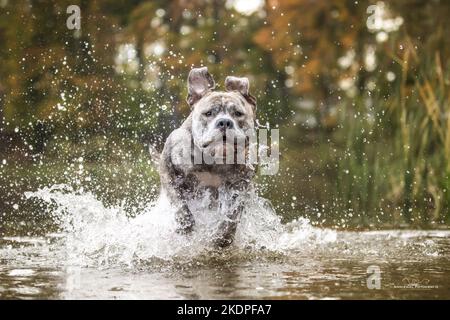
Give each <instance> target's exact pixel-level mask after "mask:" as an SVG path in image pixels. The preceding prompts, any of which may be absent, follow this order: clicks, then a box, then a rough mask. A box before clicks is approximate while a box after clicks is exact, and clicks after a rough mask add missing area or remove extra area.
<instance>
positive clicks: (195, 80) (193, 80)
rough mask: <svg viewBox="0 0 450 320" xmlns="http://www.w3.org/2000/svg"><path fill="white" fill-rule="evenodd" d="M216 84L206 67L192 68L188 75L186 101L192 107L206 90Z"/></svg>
mask: <svg viewBox="0 0 450 320" xmlns="http://www.w3.org/2000/svg"><path fill="white" fill-rule="evenodd" d="M215 86H216V84H215V83H214V79H213V77H212V75H211V74H210V73H209V72H208V68H207V67H202V68H194V69H192V70H191V71H190V72H189V76H188V96H187V103H188V104H189V105H190V106H191V107H192V106H193V105H194V104H195V103H196V102H197V101H198V100H200V99H201V98H202V97H203V96H204V95H205V94H206V93H207V92H208V91H210V90H212V89H214V87H215Z"/></svg>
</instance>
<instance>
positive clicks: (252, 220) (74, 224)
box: [0, 187, 450, 299]
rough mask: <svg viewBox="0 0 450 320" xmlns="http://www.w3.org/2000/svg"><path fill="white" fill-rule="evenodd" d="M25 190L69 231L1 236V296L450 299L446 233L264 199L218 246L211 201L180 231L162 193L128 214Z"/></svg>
mask: <svg viewBox="0 0 450 320" xmlns="http://www.w3.org/2000/svg"><path fill="white" fill-rule="evenodd" d="M27 196H28V197H29V199H33V198H40V199H41V200H44V201H48V202H52V203H53V204H54V205H56V207H57V209H54V210H52V211H51V212H46V213H45V214H48V215H50V216H51V217H52V219H54V220H55V221H57V223H58V224H59V225H60V231H58V232H55V233H48V234H44V235H40V236H14V235H11V236H4V237H2V238H1V239H0V298H1V299H17V298H19V299H31V298H39V299H98V298H100V299H255V298H261V299H378V298H389V299H391V298H394V299H409V298H411V299H413V298H414V299H444V298H446V299H448V298H450V290H449V289H450V231H448V230H420V231H419V230H384V231H365V232H357V231H336V230H331V229H323V228H317V227H313V226H311V225H310V223H309V222H308V221H307V220H305V219H299V220H295V221H293V222H291V223H288V224H282V223H281V222H280V219H279V218H278V216H277V215H276V214H275V212H274V211H273V209H272V208H271V206H270V204H269V203H268V202H267V201H265V200H264V199H261V198H258V197H255V198H254V199H252V201H251V202H250V203H249V205H248V207H247V210H246V212H245V216H243V217H242V220H241V223H240V225H239V228H238V231H237V235H236V239H235V242H234V244H233V245H232V246H231V247H230V248H227V249H224V250H217V249H214V248H213V247H212V246H211V245H210V238H209V236H210V232H209V230H210V229H211V227H212V226H213V225H214V224H215V223H217V221H216V220H215V217H214V213H211V212H208V210H206V209H205V210H200V211H201V212H202V213H201V214H198V215H197V217H196V218H197V221H198V223H197V230H196V231H194V233H193V234H191V235H189V236H182V235H178V234H176V233H175V232H174V228H175V226H174V224H173V219H172V218H173V216H172V212H171V210H170V208H168V206H167V203H166V202H165V200H164V199H160V200H159V201H156V202H155V203H153V204H152V205H150V206H149V207H148V209H147V210H144V212H143V213H142V214H141V215H139V216H137V217H136V218H126V217H125V216H124V215H123V214H122V212H121V209H120V208H118V207H116V208H105V207H104V206H103V204H102V203H101V202H100V201H99V200H97V199H96V198H95V197H94V196H93V195H92V194H89V193H82V192H78V193H75V192H73V191H67V190H64V188H61V187H56V188H48V189H42V190H40V191H38V192H34V193H29V194H27ZM199 209H201V204H199ZM42 214H43V213H42Z"/></svg>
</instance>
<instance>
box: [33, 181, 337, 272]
mask: <svg viewBox="0 0 450 320" xmlns="http://www.w3.org/2000/svg"><path fill="white" fill-rule="evenodd" d="M26 197H28V198H32V197H37V198H39V199H42V200H44V201H46V202H48V203H53V204H56V205H57V208H56V210H55V211H54V212H53V213H52V214H53V215H54V218H55V220H57V221H59V225H60V227H61V229H62V231H63V234H64V235H65V237H64V238H65V242H66V249H67V256H68V261H69V262H70V263H71V264H78V265H87V266H108V265H111V264H112V265H114V264H125V265H133V263H135V262H142V261H150V260H152V259H155V258H156V259H162V260H171V259H192V258H196V257H198V256H200V255H202V254H204V253H208V252H211V251H213V250H214V249H213V245H212V240H213V237H214V230H216V229H217V226H218V224H219V223H220V221H221V217H220V215H219V214H218V212H217V211H216V210H211V209H208V207H207V206H208V201H207V195H206V196H205V198H203V199H198V201H196V202H195V204H194V210H193V212H194V216H195V220H196V227H195V231H194V232H192V233H191V234H189V235H180V234H178V233H176V231H175V230H176V222H175V218H174V214H175V211H174V210H173V208H172V207H171V206H170V204H169V202H168V199H167V198H166V197H165V196H164V195H161V196H160V197H159V199H158V200H156V201H155V202H153V203H151V204H150V205H148V207H147V208H146V209H144V210H143V212H142V213H141V214H140V215H138V216H137V217H135V218H128V217H127V215H126V213H125V211H124V210H123V209H122V208H120V207H112V208H106V207H105V206H104V205H103V203H102V202H101V201H99V200H98V199H96V197H95V196H94V195H93V194H92V193H90V192H76V191H74V190H72V189H71V188H70V187H68V186H65V185H55V186H53V187H50V188H43V189H40V190H38V191H36V192H27V193H26ZM335 239H336V232H335V231H332V230H326V229H325V230H324V229H318V228H314V227H312V226H311V225H310V224H309V222H308V220H306V219H299V220H295V221H293V222H291V223H289V224H287V225H283V224H282V223H281V221H280V218H279V217H278V216H277V215H276V213H275V211H274V210H273V208H272V206H271V204H270V202H269V201H267V200H265V199H263V198H260V197H258V196H257V195H256V194H253V195H252V197H251V199H250V201H249V202H248V206H247V207H246V208H245V211H244V212H243V214H242V218H241V221H240V222H239V224H238V228H237V231H236V237H235V241H234V243H233V245H232V247H233V248H232V249H234V250H239V249H244V250H247V249H254V250H261V249H262V250H268V251H270V252H276V253H282V252H286V251H290V250H300V249H302V248H304V247H305V246H307V245H311V244H320V243H326V242H333V241H335Z"/></svg>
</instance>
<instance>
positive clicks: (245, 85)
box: [225, 76, 256, 109]
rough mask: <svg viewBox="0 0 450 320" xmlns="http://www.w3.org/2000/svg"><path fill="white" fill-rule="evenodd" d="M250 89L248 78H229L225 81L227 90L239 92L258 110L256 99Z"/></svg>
mask: <svg viewBox="0 0 450 320" xmlns="http://www.w3.org/2000/svg"><path fill="white" fill-rule="evenodd" d="M249 87H250V83H249V81H248V78H245V77H244V78H238V77H233V76H228V77H227V78H226V79H225V89H226V90H227V91H238V92H239V93H240V94H242V95H243V96H244V98H245V100H247V102H248V103H250V104H251V105H252V106H253V107H254V108H255V109H256V98H255V97H254V96H253V95H251V94H250V92H249Z"/></svg>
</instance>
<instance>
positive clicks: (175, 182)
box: [160, 129, 195, 233]
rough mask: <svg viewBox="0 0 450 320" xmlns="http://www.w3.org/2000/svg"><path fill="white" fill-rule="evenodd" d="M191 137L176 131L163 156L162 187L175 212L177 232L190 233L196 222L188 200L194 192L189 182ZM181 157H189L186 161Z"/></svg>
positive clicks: (181, 131) (186, 133)
mask: <svg viewBox="0 0 450 320" xmlns="http://www.w3.org/2000/svg"><path fill="white" fill-rule="evenodd" d="M190 146H191V144H190V136H189V133H188V132H185V131H183V130H181V129H178V130H175V131H174V132H173V133H172V134H171V135H170V136H169V138H168V139H167V141H166V145H165V146H164V150H163V152H162V155H161V160H160V161H161V162H160V178H161V185H162V187H163V189H164V190H165V192H166V194H167V197H168V198H169V201H170V203H171V204H172V206H174V208H175V209H176V211H175V220H176V222H177V224H178V227H177V232H179V233H189V232H190V231H192V229H193V227H194V224H195V221H194V216H193V215H192V212H191V211H190V210H189V207H188V205H187V200H188V198H189V195H190V194H191V193H192V190H191V188H190V187H189V186H191V185H192V184H191V183H189V181H188V180H187V179H188V178H187V176H188V172H189V170H190V169H191V168H192V164H191V163H190V161H189V159H190V153H189V151H190ZM180 155H187V158H186V159H184V158H183V157H182V156H180Z"/></svg>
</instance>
